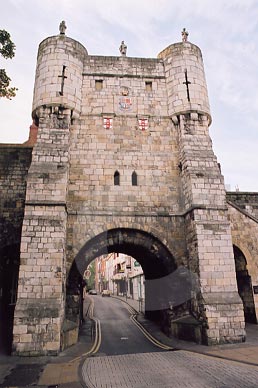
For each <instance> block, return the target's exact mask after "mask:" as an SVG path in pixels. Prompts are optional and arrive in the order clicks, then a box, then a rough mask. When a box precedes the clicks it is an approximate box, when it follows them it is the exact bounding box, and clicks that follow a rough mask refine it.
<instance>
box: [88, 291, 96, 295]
mask: <svg viewBox="0 0 258 388" xmlns="http://www.w3.org/2000/svg"><path fill="white" fill-rule="evenodd" d="M97 294H98V293H97V291H96V290H90V291H89V295H97Z"/></svg>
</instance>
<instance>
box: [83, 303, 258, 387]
mask: <svg viewBox="0 0 258 388" xmlns="http://www.w3.org/2000/svg"><path fill="white" fill-rule="evenodd" d="M94 300H95V313H94V315H95V316H97V317H98V318H99V319H100V320H101V328H102V330H101V331H102V342H101V346H100V348H99V351H98V352H97V353H96V355H95V356H94V357H89V358H88V359H87V360H86V361H85V362H84V364H83V366H82V375H83V379H84V381H85V383H86V386H87V387H88V388H145V387H146V388H258V367H254V366H249V365H246V364H241V363H236V362H232V361H226V360H222V359H218V358H214V357H210V356H205V355H202V354H197V353H192V352H188V351H183V350H178V351H161V349H158V348H157V347H156V346H154V345H153V344H152V343H149V344H148V342H147V341H148V340H147V339H146V338H145V337H144V336H143V335H142V333H141V332H140V331H139V329H138V328H137V327H136V326H134V324H133V323H132V322H131V320H130V318H129V317H130V314H129V313H128V311H127V309H126V308H125V306H124V304H121V303H122V302H120V301H117V300H114V299H112V298H103V299H101V297H97V298H94ZM125 338H128V339H125Z"/></svg>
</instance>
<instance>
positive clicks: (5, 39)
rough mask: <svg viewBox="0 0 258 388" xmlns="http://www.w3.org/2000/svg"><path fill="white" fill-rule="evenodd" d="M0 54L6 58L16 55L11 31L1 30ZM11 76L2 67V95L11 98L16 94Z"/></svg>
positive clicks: (0, 85) (0, 74) (0, 86)
mask: <svg viewBox="0 0 258 388" xmlns="http://www.w3.org/2000/svg"><path fill="white" fill-rule="evenodd" d="M0 54H1V55H2V56H3V57H4V58H5V59H8V58H10V59H11V58H13V57H14V55H15V44H14V43H13V42H12V40H11V36H10V34H9V32H7V31H5V30H0ZM10 82H11V78H10V77H8V75H7V74H6V71H5V69H0V97H6V98H8V99H9V100H11V99H12V97H15V96H16V90H18V89H17V88H15V87H10V86H9V85H10Z"/></svg>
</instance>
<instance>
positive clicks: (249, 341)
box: [115, 297, 258, 365]
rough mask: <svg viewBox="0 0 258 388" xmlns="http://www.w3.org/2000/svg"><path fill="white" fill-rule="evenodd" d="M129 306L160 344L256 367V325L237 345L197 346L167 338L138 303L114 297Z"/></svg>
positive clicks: (248, 326)
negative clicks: (140, 309)
mask: <svg viewBox="0 0 258 388" xmlns="http://www.w3.org/2000/svg"><path fill="white" fill-rule="evenodd" d="M115 298H118V299H121V300H122V301H123V302H125V303H127V304H128V305H130V306H131V307H132V308H133V309H134V310H136V312H138V317H137V320H138V322H140V323H141V324H142V326H144V327H145V329H146V330H147V331H148V332H149V333H150V334H151V335H152V336H153V337H155V338H156V339H158V340H159V341H160V342H161V343H164V344H165V345H168V346H171V347H172V348H176V349H182V350H188V351H191V352H196V353H202V354H207V355H210V356H213V357H219V358H224V359H227V360H231V361H240V362H244V363H246V364H252V365H258V325H255V324H247V325H246V333H247V336H246V337H247V338H246V342H243V343H238V344H225V345H216V346H206V345H198V344H196V343H193V342H187V341H182V340H178V339H176V338H168V337H167V336H166V335H165V334H163V333H162V332H161V331H160V330H159V328H158V326H156V325H155V323H153V322H151V321H148V320H147V319H145V318H144V315H143V314H142V313H141V312H139V302H138V301H136V300H133V299H129V298H127V299H126V298H125V297H115Z"/></svg>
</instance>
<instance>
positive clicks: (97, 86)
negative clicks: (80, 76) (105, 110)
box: [95, 80, 103, 90]
mask: <svg viewBox="0 0 258 388" xmlns="http://www.w3.org/2000/svg"><path fill="white" fill-rule="evenodd" d="M95 89H96V90H102V89H103V80H95Z"/></svg>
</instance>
